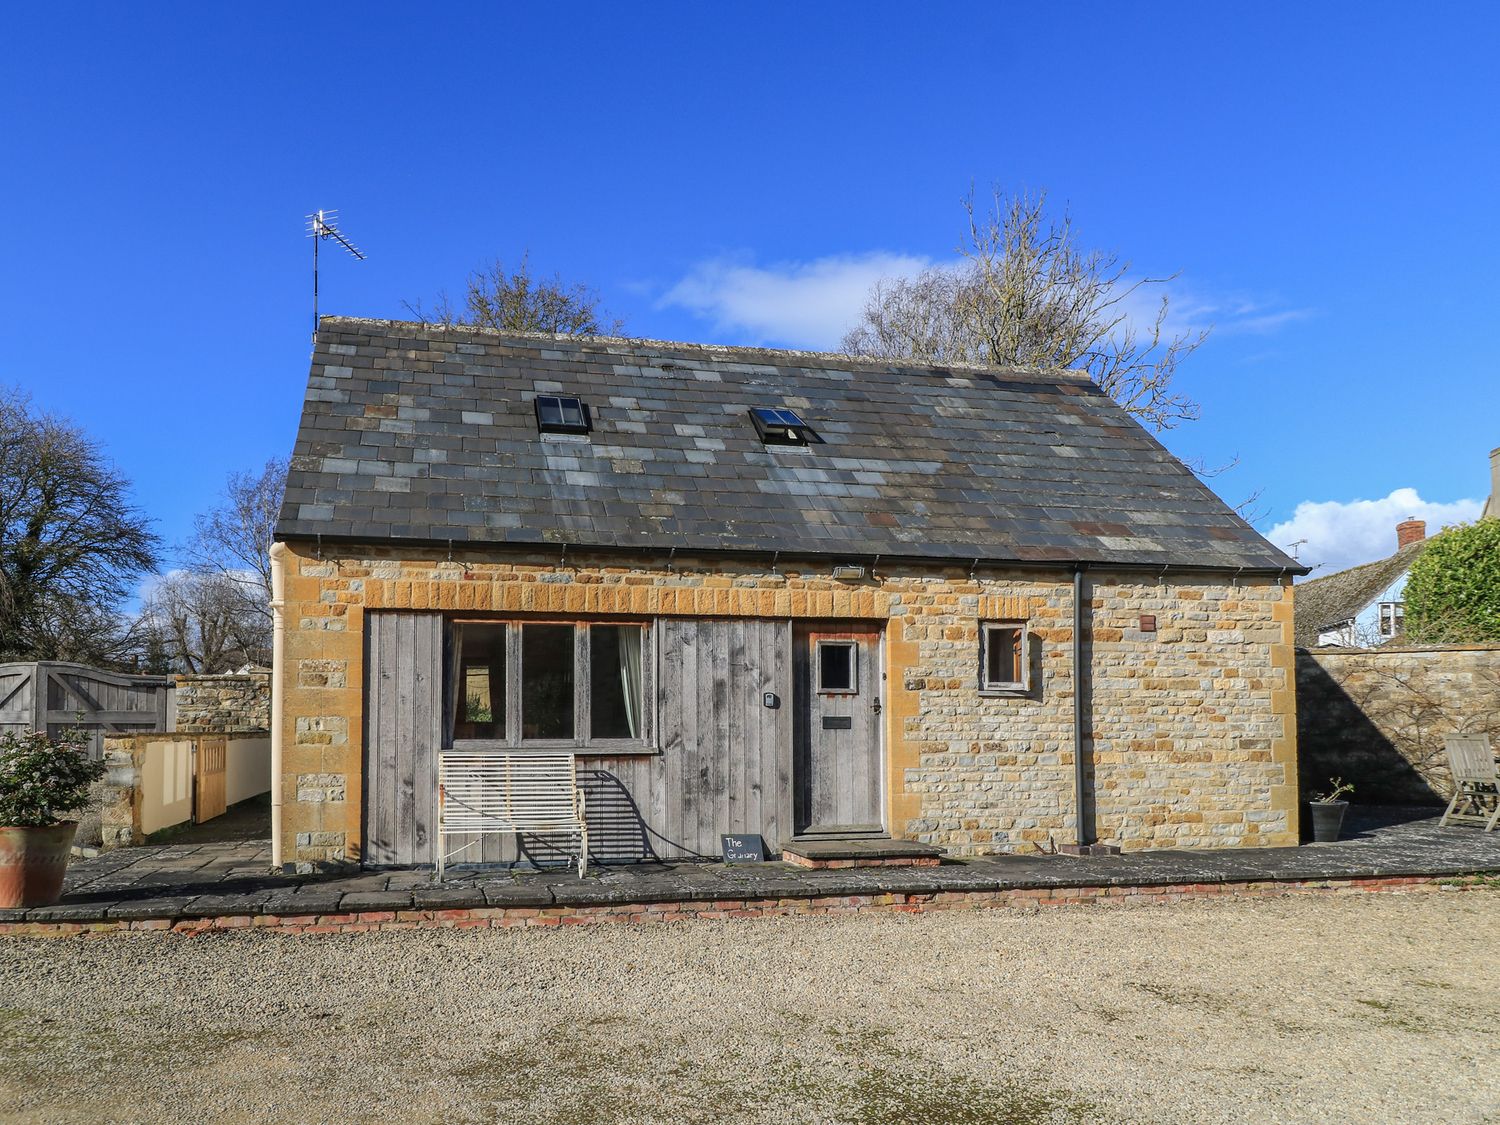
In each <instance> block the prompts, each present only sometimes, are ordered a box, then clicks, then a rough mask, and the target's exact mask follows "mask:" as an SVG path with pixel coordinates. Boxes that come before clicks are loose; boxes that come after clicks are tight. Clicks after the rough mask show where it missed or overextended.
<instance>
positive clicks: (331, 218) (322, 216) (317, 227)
mask: <svg viewBox="0 0 1500 1125" xmlns="http://www.w3.org/2000/svg"><path fill="white" fill-rule="evenodd" d="M338 215H339V213H338V212H337V211H314V212H313V213H312V214H311V215H309V216H307V237H308V238H310V239H312V240H313V338H314V339H317V335H318V246H319V245H320V244H321V243H322V242H323V240H324V239H326V238H331V239H333V240H334V241H335V242H337V243H338V244H339V245H340V246H342V247H343V248H344V249H345V250H347V251H349V253H350V254H352V255H354V258H355V260H356V261H360V262H363V261H364V260H365V256H364V255H363V254H361V253H360V252H359V250H358V248H357V247H356V246H355V245H354V243H352V242H350V241H349V240H348V239H347V238H345V237H344V235H343V232H342V231H340V230H339V228H338V225H337V220H338Z"/></svg>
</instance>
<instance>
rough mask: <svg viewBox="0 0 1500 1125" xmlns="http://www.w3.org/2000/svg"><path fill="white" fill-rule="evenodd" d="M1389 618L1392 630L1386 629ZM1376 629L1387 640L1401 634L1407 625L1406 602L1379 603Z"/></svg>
mask: <svg viewBox="0 0 1500 1125" xmlns="http://www.w3.org/2000/svg"><path fill="white" fill-rule="evenodd" d="M1387 616H1389V618H1390V628H1389V629H1387V628H1386V619H1387ZM1375 621H1376V624H1375V628H1376V630H1377V631H1378V632H1379V634H1380V635H1381V636H1382V637H1384V638H1385V639H1386V640H1390V639H1391V638H1392V637H1394V636H1397V635H1399V634H1400V632H1401V630H1402V628H1403V627H1405V625H1406V602H1404V601H1389V602H1378V603H1376V607H1375Z"/></svg>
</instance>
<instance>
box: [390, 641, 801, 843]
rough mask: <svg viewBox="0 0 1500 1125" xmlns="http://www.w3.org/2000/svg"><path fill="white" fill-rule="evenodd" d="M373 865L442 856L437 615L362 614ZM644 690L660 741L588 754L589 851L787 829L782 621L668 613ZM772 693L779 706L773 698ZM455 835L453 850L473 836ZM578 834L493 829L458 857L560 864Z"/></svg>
mask: <svg viewBox="0 0 1500 1125" xmlns="http://www.w3.org/2000/svg"><path fill="white" fill-rule="evenodd" d="M366 621H367V626H366V628H367V632H368V639H367V642H366V643H367V644H368V646H369V647H368V653H367V659H366V664H365V667H366V668H367V669H368V672H367V683H368V691H369V697H368V701H367V705H366V711H365V715H366V730H365V760H366V765H365V788H364V809H365V811H364V823H365V840H364V850H363V857H364V862H365V863H368V864H375V865H385V864H392V865H402V864H427V863H432V862H434V860H435V859H436V826H437V809H436V797H435V793H436V786H437V781H436V755H437V748H438V747H439V746H440V745H441V739H442V707H443V677H442V616H441V615H439V614H422V613H371V614H368V615H367V617H366ZM650 643H651V645H652V649H651V651H652V654H653V664H654V673H655V674H654V675H651V676H648V677H646V679H647V683H648V684H650V683H652V682H654V683H655V684H656V685H657V689H656V691H655V693H654V695H653V697H651V698H648V700H647V704H648V706H652V707H654V708H655V716H654V717H655V725H656V729H657V730H658V731H659V732H660V733H659V736H658V741H657V746H658V748H659V752H657V753H650V754H621V755H598V754H588V753H585V754H581V755H580V756H579V759H578V778H579V785H580V787H581V788H582V789H583V790H584V794H585V798H586V801H587V816H588V821H589V844H590V848H589V850H590V853H591V856H592V859H593V861H594V862H610V861H614V862H619V861H628V860H649V859H673V858H682V857H689V856H715V855H718V854H719V834H720V833H722V832H734V833H758V834H760V835H762V836H764V837H765V838H766V842H767V845H768V847H770V848H771V849H773V850H774V849H776V848H777V847H778V846H779V844H780V841H781V839H782V837H783V835H784V834H786V833H789V832H790V825H791V815H792V809H791V794H792V781H791V771H792V699H791V694H792V653H791V626H790V623H789V622H786V621H768V620H745V619H704V618H698V619H686V618H663V619H660V620H659V621H658V622H657V623H656V626H655V628H653V629H652V630H651V639H650ZM767 692H771V693H774V694H775V695H776V697H777V702H778V706H776V707H767V706H765V703H764V699H763V697H764V695H765V693H767ZM468 839H469V838H467V837H453V838H451V840H450V842H449V851H450V853H451V852H453V851H455V850H456V849H457V848H459V847H460V846H462V845H463V844H464V843H466V842H468ZM570 850H571V848H570V841H567V840H563V839H561V838H559V839H558V840H555V841H554V840H552V839H550V838H547V837H533V836H525V837H522V838H521V839H520V840H517V839H516V838H515V837H513V836H509V835H498V836H485V837H483V838H482V839H481V840H480V841H479V842H478V843H476V844H475V846H473V847H471V848H469V849H468V850H467V851H465V852H463V853H461V854H459V855H457V856H455V857H454V858H453V859H452V860H451V862H452V863H454V864H464V863H481V862H482V863H507V862H511V861H514V860H516V859H524V860H528V861H535V862H550V861H561V860H562V859H564V858H565V857H566V856H567V854H568V853H569V851H570Z"/></svg>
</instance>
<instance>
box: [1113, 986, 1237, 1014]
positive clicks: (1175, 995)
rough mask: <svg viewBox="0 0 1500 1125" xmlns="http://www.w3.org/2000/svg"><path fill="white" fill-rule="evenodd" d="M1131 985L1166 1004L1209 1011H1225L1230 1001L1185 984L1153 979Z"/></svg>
mask: <svg viewBox="0 0 1500 1125" xmlns="http://www.w3.org/2000/svg"><path fill="white" fill-rule="evenodd" d="M1130 986H1131V987H1132V988H1134V989H1137V990H1138V991H1140V992H1144V993H1145V994H1146V995H1147V996H1154V997H1156V998H1157V999H1158V1000H1160V1001H1162V1002H1163V1003H1166V1004H1172V1005H1175V1006H1177V1007H1180V1008H1202V1009H1204V1010H1205V1011H1209V1012H1215V1013H1219V1012H1225V1011H1227V1010H1228V1009H1229V1002H1228V1001H1227V1000H1225V999H1224V998H1223V997H1221V996H1215V995H1214V994H1213V993H1211V992H1203V991H1201V990H1200V989H1196V988H1189V987H1187V986H1185V985H1170V984H1156V983H1155V982H1152V981H1144V982H1143V981H1131V982H1130Z"/></svg>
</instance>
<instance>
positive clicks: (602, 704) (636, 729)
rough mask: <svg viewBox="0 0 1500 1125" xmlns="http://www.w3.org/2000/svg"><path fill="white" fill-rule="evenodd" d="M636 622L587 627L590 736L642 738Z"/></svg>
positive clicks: (638, 646)
mask: <svg viewBox="0 0 1500 1125" xmlns="http://www.w3.org/2000/svg"><path fill="white" fill-rule="evenodd" d="M641 636H642V630H641V627H640V626H639V625H594V626H592V627H591V628H590V629H589V726H590V728H591V729H590V732H589V733H590V735H591V737H593V738H640V737H641Z"/></svg>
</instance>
